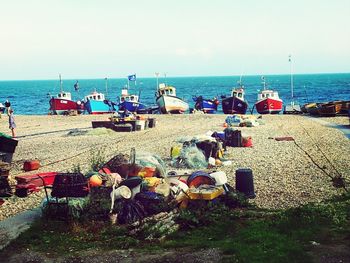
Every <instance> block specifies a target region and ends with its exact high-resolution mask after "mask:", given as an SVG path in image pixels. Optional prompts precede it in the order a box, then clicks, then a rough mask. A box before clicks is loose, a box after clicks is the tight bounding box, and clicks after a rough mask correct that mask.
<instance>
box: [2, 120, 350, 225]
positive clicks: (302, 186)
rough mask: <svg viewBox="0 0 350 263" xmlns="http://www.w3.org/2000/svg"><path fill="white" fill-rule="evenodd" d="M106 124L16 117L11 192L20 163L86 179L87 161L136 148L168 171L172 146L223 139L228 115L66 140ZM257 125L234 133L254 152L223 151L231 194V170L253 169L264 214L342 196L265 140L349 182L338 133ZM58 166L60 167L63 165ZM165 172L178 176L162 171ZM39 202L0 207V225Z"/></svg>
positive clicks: (311, 168) (345, 144) (315, 126)
mask: <svg viewBox="0 0 350 263" xmlns="http://www.w3.org/2000/svg"><path fill="white" fill-rule="evenodd" d="M108 117H109V115H81V116H53V115H51V116H50V115H16V123H17V134H18V138H19V144H18V146H17V148H16V152H15V154H14V156H13V165H12V169H11V172H10V181H11V184H14V183H15V180H14V177H15V176H16V175H18V174H24V172H23V171H22V170H21V169H22V167H23V162H24V160H28V159H38V160H39V161H40V163H41V165H42V167H41V168H40V169H39V170H37V171H32V172H28V173H26V174H35V173H39V172H49V171H61V172H66V171H69V170H72V169H73V167H74V166H76V165H80V166H81V168H82V170H83V172H86V171H87V170H88V168H89V160H90V159H91V156H92V155H93V154H94V153H96V152H97V151H99V150H100V151H101V152H103V154H104V156H105V159H106V160H108V159H110V158H111V157H112V156H114V155H116V154H118V153H126V154H128V153H129V152H130V148H131V147H135V148H136V151H137V152H149V153H152V154H157V155H158V156H160V157H161V158H162V159H163V160H164V161H165V162H166V163H167V164H169V162H170V156H169V155H170V148H171V146H173V145H175V144H176V140H177V139H179V138H181V137H185V136H194V135H199V134H205V133H206V132H207V131H209V130H210V131H222V130H223V129H224V127H223V123H224V121H225V118H226V117H227V115H224V114H215V115H193V114H192V115H188V114H186V115H152V117H155V118H156V119H157V125H156V127H155V128H153V129H148V130H144V131H138V132H131V133H117V132H114V131H107V130H104V129H102V130H100V131H98V132H97V133H96V134H91V135H77V136H68V135H67V134H68V132H69V131H70V130H74V129H80V130H83V129H85V130H86V131H92V130H93V129H92V128H91V121H92V120H106V119H107V118H108ZM335 118H336V119H335ZM335 118H320V119H327V120H328V121H330V122H332V123H335V122H336V123H339V122H340V123H344V124H345V123H346V124H348V123H349V120H348V118H347V117H335ZM262 119H263V120H264V122H265V125H261V126H257V127H238V128H237V129H239V130H241V131H242V135H243V136H251V137H252V140H253V147H252V148H232V147H228V151H227V154H226V156H225V158H226V159H229V160H231V161H232V163H233V164H232V166H228V167H226V166H225V167H220V168H217V169H216V170H222V171H224V172H226V174H227V176H228V180H229V184H230V185H231V186H233V187H235V183H234V181H235V180H234V178H235V170H236V169H238V168H241V167H247V168H251V169H252V170H253V176H254V184H255V190H256V195H257V197H256V198H255V199H253V200H251V202H253V203H255V204H256V205H257V206H258V207H261V208H268V209H280V208H281V209H283V208H288V207H295V206H298V205H302V204H305V203H309V202H320V201H322V200H324V199H328V198H330V197H332V196H334V195H338V194H340V193H342V191H343V190H342V189H336V188H334V187H333V186H332V183H331V182H330V180H329V178H328V177H327V176H326V175H325V174H324V173H323V172H322V171H320V170H319V169H318V168H317V167H316V166H315V165H314V164H313V163H312V161H311V160H310V159H309V157H308V156H307V155H306V154H305V152H303V151H302V150H301V149H300V148H298V147H297V146H296V145H295V144H294V143H293V142H277V141H275V140H273V139H269V138H271V137H282V136H292V137H293V138H294V139H295V140H296V142H297V143H298V145H300V146H301V147H302V149H303V150H304V151H306V152H308V153H309V154H310V156H312V158H313V159H314V160H315V161H316V162H317V163H318V164H319V165H320V166H326V171H327V172H329V173H332V165H334V167H336V168H337V170H338V171H339V172H340V173H341V174H342V176H343V177H344V178H346V179H347V180H349V179H350V171H349V169H348V167H349V156H350V140H349V139H348V138H346V137H345V136H344V134H343V133H342V132H341V131H339V130H337V129H334V128H333V127H327V126H324V125H322V124H321V123H318V122H317V121H314V120H312V119H311V118H305V116H302V115H262ZM7 125H8V122H7V118H5V119H1V120H0V131H1V132H4V133H6V134H9V129H8V126H7ZM95 131H96V129H95ZM95 131H94V132H95ZM99 133H100V134H99ZM315 144H317V145H318V147H320V149H322V151H323V152H324V153H326V154H327V158H328V159H329V160H330V161H331V163H332V165H330V164H329V163H328V162H327V160H326V159H325V158H324V156H323V155H322V154H321V153H320V152H319V151H318V150H317V149H316V148H315ZM63 159H65V160H64V161H60V160H63ZM167 170H168V171H171V170H175V168H172V167H170V166H169V165H167ZM192 171H194V170H192ZM43 197H44V193H43V191H41V192H39V193H34V194H30V195H29V196H28V197H27V198H18V197H16V196H13V197H11V198H8V199H7V200H6V202H5V203H4V204H3V205H1V206H0V220H3V219H5V218H8V217H11V216H13V215H15V214H17V213H19V212H21V211H25V210H28V209H30V208H34V207H36V206H38V205H39V204H40V202H41V201H42V198H43Z"/></svg>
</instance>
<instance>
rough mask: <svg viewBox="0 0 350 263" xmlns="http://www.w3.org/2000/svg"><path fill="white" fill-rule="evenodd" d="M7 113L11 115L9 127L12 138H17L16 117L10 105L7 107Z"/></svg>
mask: <svg viewBox="0 0 350 263" xmlns="http://www.w3.org/2000/svg"><path fill="white" fill-rule="evenodd" d="M7 115H8V116H9V128H10V129H11V132H12V138H16V131H15V129H16V123H15V117H14V116H13V109H11V108H10V107H8V109H7Z"/></svg>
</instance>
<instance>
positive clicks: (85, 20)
mask: <svg viewBox="0 0 350 263" xmlns="http://www.w3.org/2000/svg"><path fill="white" fill-rule="evenodd" d="M349 14H350V1H349V0H332V1H331V0H317V1H316V0H315V1H313V0H303V1H302V0H290V1H289V0H285V1H275V0H270V1H268V0H266V1H264V0H241V1H238V0H216V1H214V0H201V1H200V0H139V1H136V0H114V1H113V0H21V1H20V0H0V80H9V79H54V78H57V76H58V73H62V75H63V77H64V78H66V79H68V78H73V79H74V78H104V77H109V78H114V77H125V76H126V75H128V74H132V73H134V72H135V73H137V74H138V76H144V77H147V76H148V77H152V76H154V72H167V74H168V76H194V75H196V76H198V75H200V76H203V75H239V74H241V73H243V74H259V75H262V74H283V73H289V64H288V55H289V54H292V58H293V68H294V71H295V72H296V73H319V72H350V15H349Z"/></svg>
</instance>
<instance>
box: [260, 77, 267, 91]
mask: <svg viewBox="0 0 350 263" xmlns="http://www.w3.org/2000/svg"><path fill="white" fill-rule="evenodd" d="M261 80H262V84H263V85H264V90H266V81H265V77H264V76H261Z"/></svg>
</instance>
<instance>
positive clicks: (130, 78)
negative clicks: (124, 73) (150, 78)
mask: <svg viewBox="0 0 350 263" xmlns="http://www.w3.org/2000/svg"><path fill="white" fill-rule="evenodd" d="M128 80H129V81H136V74H133V75H129V76H128Z"/></svg>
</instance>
